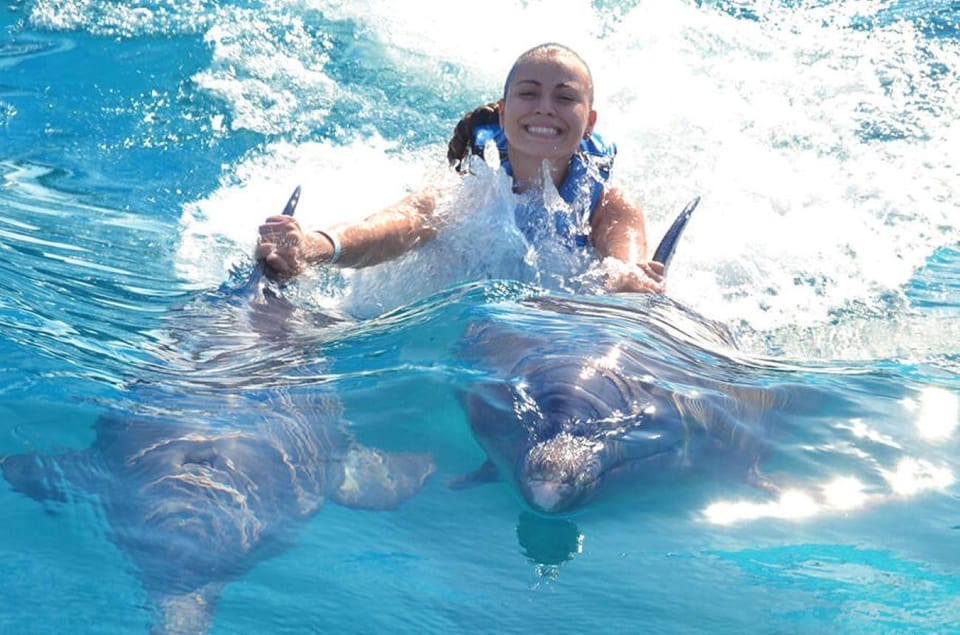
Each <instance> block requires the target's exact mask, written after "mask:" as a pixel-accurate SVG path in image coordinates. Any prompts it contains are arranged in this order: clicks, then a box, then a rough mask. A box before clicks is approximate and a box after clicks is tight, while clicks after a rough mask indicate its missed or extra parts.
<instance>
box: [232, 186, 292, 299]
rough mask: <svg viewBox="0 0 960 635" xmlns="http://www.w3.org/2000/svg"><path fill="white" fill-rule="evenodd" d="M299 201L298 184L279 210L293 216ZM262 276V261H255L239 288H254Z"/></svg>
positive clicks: (285, 214)
mask: <svg viewBox="0 0 960 635" xmlns="http://www.w3.org/2000/svg"><path fill="white" fill-rule="evenodd" d="M299 202H300V186H299V185H298V186H297V187H296V189H294V190H293V194H291V195H290V198H289V199H287V204H286V205H285V206H284V208H283V212H281V213H282V214H283V215H284V216H293V213H294V212H295V211H296V210H297V203H299ZM261 278H263V262H261V261H257V264H256V265H254V267H253V271H251V272H250V277H249V278H247V280H246V282H244V283H243V284H242V285H240V289H242V290H244V291H246V290H249V289H254V288H256V287H257V286H258V285H259V284H260V280H261Z"/></svg>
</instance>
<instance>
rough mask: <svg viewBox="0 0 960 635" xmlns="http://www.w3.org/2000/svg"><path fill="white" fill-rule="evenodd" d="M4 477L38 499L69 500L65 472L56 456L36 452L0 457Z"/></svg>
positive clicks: (24, 492)
mask: <svg viewBox="0 0 960 635" xmlns="http://www.w3.org/2000/svg"><path fill="white" fill-rule="evenodd" d="M0 469H2V470H3V477H4V478H5V479H7V482H8V483H10V486H11V487H13V489H14V490H15V491H17V492H20V493H21V494H25V495H27V496H29V497H30V498H32V499H34V500H37V501H45V500H53V501H57V502H61V503H62V502H65V501H66V500H67V496H66V493H65V492H64V487H63V473H62V470H61V469H60V466H59V464H58V462H57V459H56V457H48V456H42V455H40V454H37V453H35V452H31V453H29V454H14V455H10V456H4V457H0Z"/></svg>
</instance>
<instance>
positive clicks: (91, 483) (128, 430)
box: [0, 188, 434, 633]
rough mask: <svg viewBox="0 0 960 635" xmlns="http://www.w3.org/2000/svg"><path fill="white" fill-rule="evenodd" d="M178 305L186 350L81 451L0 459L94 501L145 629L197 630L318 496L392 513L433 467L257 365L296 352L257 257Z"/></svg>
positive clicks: (56, 490)
mask: <svg viewBox="0 0 960 635" xmlns="http://www.w3.org/2000/svg"><path fill="white" fill-rule="evenodd" d="M298 192H299V188H297V191H296V192H295V193H294V196H293V197H291V201H290V203H288V206H287V210H286V211H285V213H287V212H290V213H292V211H293V207H294V206H295V205H296V199H297V194H298ZM183 309H184V310H182V311H181V312H179V313H177V314H175V315H173V316H172V319H171V320H170V323H169V325H168V326H169V331H170V332H172V333H174V334H175V335H177V336H175V337H174V339H175V340H176V342H177V343H179V344H183V343H184V342H187V343H189V344H190V347H189V348H190V350H189V351H183V350H180V349H176V350H174V355H173V356H172V357H173V358H175V359H168V360H161V361H167V362H168V364H167V365H163V364H161V368H160V369H159V371H156V372H158V374H157V375H156V376H155V377H154V378H153V379H152V380H149V379H148V380H141V381H139V382H136V383H134V384H133V385H132V386H131V387H130V388H129V389H128V394H127V395H126V399H125V400H124V402H123V403H126V404H129V405H128V406H127V407H124V408H122V409H117V410H115V411H112V412H108V413H106V414H103V415H102V416H101V417H100V418H99V419H98V420H97V422H96V424H95V432H96V439H95V441H94V442H93V444H92V445H91V446H90V447H88V448H87V449H85V450H82V451H76V452H71V453H67V454H62V455H59V456H44V455H41V454H37V453H28V454H20V455H9V456H2V457H0V467H2V471H3V474H4V476H5V477H6V480H7V481H8V482H9V483H10V484H11V485H12V487H13V489H15V490H16V491H18V492H21V493H23V494H26V495H28V496H31V497H33V498H35V499H37V500H52V501H59V502H70V501H73V500H76V499H78V498H79V499H81V500H91V501H93V504H95V505H98V506H100V507H101V508H102V509H103V512H104V516H105V518H106V519H107V521H108V523H109V525H110V532H109V533H110V536H111V539H112V540H113V542H114V543H115V544H116V545H117V546H118V547H119V548H120V550H121V551H122V552H123V553H124V554H125V555H126V556H127V558H128V559H129V561H130V562H132V563H133V564H134V565H135V568H136V570H137V573H138V575H139V578H140V580H141V581H142V584H143V587H144V589H145V591H146V593H147V595H148V598H149V600H150V602H151V604H152V606H153V607H154V608H155V612H156V615H155V623H154V625H153V630H154V631H155V632H169V633H197V632H206V631H207V630H208V628H209V626H210V624H211V622H212V618H213V614H214V612H215V608H216V601H217V598H218V597H219V594H220V591H221V589H222V588H223V586H224V585H225V584H226V583H227V582H229V581H230V580H231V579H234V578H236V577H238V576H239V575H241V574H243V573H244V572H245V571H246V570H248V569H250V568H251V567H252V566H253V565H254V564H255V563H256V562H257V561H258V560H260V559H262V558H264V557H267V556H269V555H273V554H276V553H277V552H279V551H280V550H281V549H282V548H283V546H284V544H285V543H288V542H289V540H290V539H291V538H292V537H293V532H295V531H296V530H297V529H298V528H299V527H301V526H302V525H303V524H304V522H305V521H306V520H307V519H308V518H310V517H311V516H312V515H313V514H314V513H315V512H317V511H318V510H319V509H320V507H321V506H322V505H323V503H324V501H325V500H326V499H330V500H332V501H334V502H336V503H338V504H341V505H345V506H348V507H351V508H360V509H374V510H385V509H392V508H395V507H397V506H398V505H399V504H400V503H401V502H402V501H404V500H405V499H407V498H408V497H410V496H412V495H413V494H414V493H416V492H417V491H418V490H419V489H420V487H421V486H422V484H423V483H424V481H425V479H426V478H427V477H428V476H429V475H430V474H431V473H432V471H433V469H434V467H433V461H432V459H431V457H429V456H428V455H425V454H387V453H384V452H381V451H379V450H376V449H373V448H368V447H364V446H362V445H360V444H359V443H358V442H357V441H356V440H355V439H354V437H353V436H352V435H351V434H350V432H349V430H348V429H347V427H346V425H345V424H344V422H343V421H342V419H341V406H340V402H339V400H338V399H337V397H336V395H335V394H333V393H332V392H331V391H330V390H328V389H327V390H325V389H324V388H323V387H321V386H317V385H310V384H309V382H305V383H303V384H302V385H301V386H299V387H297V386H294V387H290V386H289V385H280V384H281V382H277V381H276V374H277V369H276V366H275V361H276V359H277V358H276V357H273V360H274V361H273V362H270V363H269V364H268V363H266V362H268V361H270V358H271V356H272V355H271V347H273V348H272V350H273V352H274V353H275V352H277V351H278V350H281V351H284V352H286V353H288V354H291V355H294V354H296V353H295V351H297V350H298V346H297V345H296V344H297V343H296V341H293V342H292V343H291V342H288V341H287V340H288V339H289V338H293V337H294V334H293V329H291V328H290V325H289V320H290V319H291V317H292V315H293V314H294V312H295V311H294V309H293V307H292V306H291V305H289V304H288V303H286V301H284V300H283V299H282V298H281V297H280V294H279V293H278V291H277V290H276V289H275V288H274V283H272V282H269V281H267V280H265V279H264V276H263V271H262V266H260V265H258V266H257V267H256V269H255V271H254V272H253V273H252V274H251V275H250V276H249V278H248V279H247V280H246V281H245V282H244V283H243V284H240V285H239V286H230V285H224V287H221V289H220V290H218V291H217V292H214V293H209V294H206V295H202V296H200V297H199V298H197V299H196V300H195V301H194V302H192V303H189V305H188V306H187V307H184V308H183ZM314 321H316V318H314ZM321 326H322V324H321ZM244 330H245V331H246V332H245V333H240V332H241V331H244ZM284 347H286V348H284ZM264 348H266V349H267V353H264V352H263V349H264ZM254 354H255V355H254ZM178 355H179V356H180V357H179V358H176V357H177V356H178ZM251 360H253V361H252V362H251ZM258 361H259V362H262V365H263V366H264V368H262V369H261V371H262V372H260V373H259V376H260V377H259V378H257V377H256V376H257V375H258V373H257V372H256V363H257V362H258ZM244 364H246V365H244ZM281 374H282V373H281ZM238 375H239V376H238ZM251 376H253V377H254V379H255V380H254V381H251V379H250V377H251ZM264 378H270V380H272V381H273V382H274V383H273V384H270V383H269V381H266V380H265V379H264ZM245 382H246V383H245ZM288 382H289V380H288ZM294 383H295V382H294Z"/></svg>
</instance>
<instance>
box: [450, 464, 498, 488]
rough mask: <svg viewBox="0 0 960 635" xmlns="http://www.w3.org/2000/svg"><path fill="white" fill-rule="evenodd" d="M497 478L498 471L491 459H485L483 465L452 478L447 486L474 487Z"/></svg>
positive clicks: (494, 480)
mask: <svg viewBox="0 0 960 635" xmlns="http://www.w3.org/2000/svg"><path fill="white" fill-rule="evenodd" d="M499 480H500V473H499V472H498V471H497V466H496V465H494V464H493V461H491V460H489V459H487V460H486V461H485V462H484V464H483V465H481V466H480V467H478V468H477V469H475V470H474V471H472V472H469V473H467V474H464V475H463V476H461V477H459V478H455V479H453V480H452V481H450V482H449V483H447V486H448V487H449V488H450V489H467V488H468V487H475V486H477V485H485V484H487V483H495V482H496V481H499Z"/></svg>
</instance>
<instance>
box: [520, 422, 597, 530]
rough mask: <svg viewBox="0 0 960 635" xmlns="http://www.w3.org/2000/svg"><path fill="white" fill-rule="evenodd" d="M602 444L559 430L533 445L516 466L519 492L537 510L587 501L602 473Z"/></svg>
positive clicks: (548, 510) (554, 510)
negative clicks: (557, 432) (552, 435)
mask: <svg viewBox="0 0 960 635" xmlns="http://www.w3.org/2000/svg"><path fill="white" fill-rule="evenodd" d="M602 450H603V444H602V443H597V442H594V441H592V440H590V439H588V438H586V437H582V436H576V435H573V434H570V433H568V432H562V433H560V434H558V435H557V436H554V437H551V438H549V439H547V440H545V441H541V442H539V443H537V444H536V445H534V446H533V447H532V448H531V449H530V450H529V451H528V452H527V453H526V454H525V455H523V457H522V458H521V463H520V465H519V466H518V472H519V474H518V477H519V478H518V479H517V480H518V482H519V485H520V492H521V493H522V494H523V497H524V498H525V499H526V501H527V503H529V504H530V506H531V507H533V508H534V509H536V510H537V511H541V512H544V513H549V514H553V513H561V512H565V511H568V510H570V509H573V508H574V507H577V506H579V505H581V504H583V503H584V502H586V501H587V500H588V499H589V498H590V497H591V495H592V494H593V492H594V490H595V489H596V487H597V484H598V483H599V481H600V477H601V476H602V475H603V462H602V460H601V456H600V453H601V451H602Z"/></svg>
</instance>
